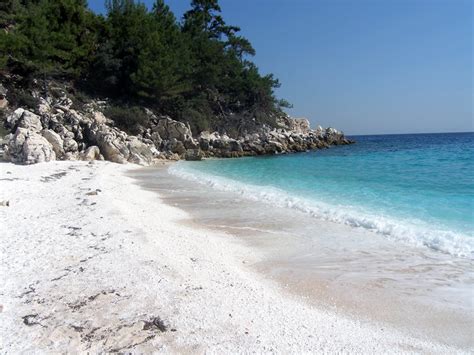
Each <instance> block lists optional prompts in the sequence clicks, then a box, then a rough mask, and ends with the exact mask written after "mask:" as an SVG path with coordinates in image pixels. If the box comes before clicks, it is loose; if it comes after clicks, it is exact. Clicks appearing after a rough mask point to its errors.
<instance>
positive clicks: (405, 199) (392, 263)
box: [132, 133, 474, 351]
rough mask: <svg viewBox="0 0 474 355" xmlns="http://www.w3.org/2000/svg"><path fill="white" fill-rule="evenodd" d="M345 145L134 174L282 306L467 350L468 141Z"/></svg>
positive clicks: (473, 255) (440, 137) (471, 289)
mask: <svg viewBox="0 0 474 355" xmlns="http://www.w3.org/2000/svg"><path fill="white" fill-rule="evenodd" d="M350 138H351V139H353V140H355V141H356V143H355V144H353V145H346V146H334V147H331V148H329V149H324V150H316V151H310V152H306V153H295V154H286V155H274V156H261V157H248V158H238V159H207V160H203V161H200V162H191V161H180V162H177V163H175V164H172V165H169V166H165V167H156V168H153V167H152V168H144V169H139V170H136V171H134V172H133V174H132V176H133V177H134V178H136V179H137V180H138V181H139V183H141V185H142V186H143V187H144V188H146V189H149V190H152V191H154V192H157V194H158V195H157V197H158V198H160V199H162V201H163V202H165V203H167V204H169V205H171V206H174V207H177V208H180V209H182V210H184V211H185V212H186V213H187V215H188V218H187V219H186V220H185V221H182V223H186V224H189V225H190V226H191V227H192V228H198V229H199V228H204V229H203V233H206V231H208V230H217V231H218V232H219V234H218V235H221V236H225V238H227V239H229V241H230V242H232V243H234V242H238V243H243V244H244V245H246V246H248V247H250V249H249V259H252V258H250V255H251V254H252V255H253V252H254V251H256V253H257V254H256V255H259V257H258V258H257V261H255V260H253V261H250V260H242V263H245V264H243V265H245V267H249V268H251V269H252V270H253V271H256V272H257V273H258V274H259V275H263V277H264V278H265V279H267V280H270V281H271V282H273V281H274V282H276V284H277V285H279V286H278V287H281V288H282V290H283V291H284V292H289V293H290V294H291V295H292V297H293V296H294V297H297V298H298V299H302V300H304V302H311V303H314V304H315V305H316V306H317V307H319V308H320V309H324V310H328V311H331V312H342V313H343V314H344V315H348V316H351V317H356V318H357V319H359V320H361V321H370V322H380V324H381V327H383V326H384V325H387V324H388V325H391V326H394V327H395V328H397V329H399V330H401V331H403V332H406V333H409V334H411V335H417V336H420V337H423V338H427V339H431V340H434V341H437V342H441V343H445V344H449V345H456V346H458V347H459V348H460V349H463V350H468V351H471V350H473V349H474V338H473V337H472V329H474V306H473V299H474V174H473V172H474V133H452V134H451V133H450V134H446V133H445V134H405V135H372V136H354V137H350ZM158 217H159V216H158ZM250 251H251V252H250Z"/></svg>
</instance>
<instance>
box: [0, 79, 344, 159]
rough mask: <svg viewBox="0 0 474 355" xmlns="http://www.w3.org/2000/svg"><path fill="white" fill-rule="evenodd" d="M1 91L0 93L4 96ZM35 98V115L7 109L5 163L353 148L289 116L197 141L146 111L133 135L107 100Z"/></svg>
mask: <svg viewBox="0 0 474 355" xmlns="http://www.w3.org/2000/svg"><path fill="white" fill-rule="evenodd" d="M0 89H1V90H0V91H1V92H0V94H1V93H2V92H5V93H6V90H5V89H4V88H3V89H2V88H0ZM35 97H36V98H37V100H38V105H37V108H36V109H35V110H34V111H35V112H32V111H31V110H27V109H25V108H23V107H18V108H16V109H15V110H9V111H8V114H7V115H6V118H5V121H4V126H5V127H6V128H7V129H9V130H10V132H12V133H11V134H9V135H7V136H6V139H5V143H4V158H6V159H7V160H10V161H12V162H15V163H24V164H33V163H38V162H44V161H50V160H54V159H64V160H65V159H73V160H75V159H80V160H96V159H105V160H110V161H113V162H116V163H127V162H131V163H136V164H141V165H150V164H153V163H154V162H156V161H157V160H158V159H170V160H178V159H187V160H201V159H202V158H204V157H228V158H232V157H241V156H250V155H263V154H283V153H289V152H301V151H307V150H311V149H320V148H327V147H329V146H330V145H339V144H349V143H351V142H350V141H348V140H347V139H346V138H345V137H344V134H343V133H342V132H340V131H338V130H336V129H334V128H328V129H323V128H322V127H320V126H318V127H317V128H316V129H315V130H312V129H311V128H310V124H309V121H308V120H307V119H304V118H300V119H294V118H291V117H289V116H282V117H280V118H279V119H278V121H277V126H276V127H270V126H268V125H260V126H258V128H257V126H255V127H254V128H252V129H251V132H247V133H244V134H241V135H240V136H238V137H235V136H234V137H230V136H229V135H227V134H226V133H225V132H224V131H221V132H220V133H219V132H208V131H204V132H201V133H200V134H199V135H197V136H193V134H192V131H191V128H190V126H189V124H186V123H183V122H179V121H176V120H173V119H171V118H170V117H167V116H156V115H155V114H154V113H153V112H152V111H150V110H148V109H145V112H146V114H147V115H148V118H149V125H148V126H147V127H141V128H140V132H141V133H140V134H137V135H129V134H127V133H126V132H125V131H122V130H120V129H119V128H117V127H115V126H114V122H113V121H112V120H111V119H109V118H107V117H106V116H105V115H104V113H103V112H104V111H103V110H104V107H105V106H106V105H107V103H106V102H104V101H90V102H89V103H87V104H83V105H82V107H80V108H77V107H74V108H73V102H72V100H71V99H70V98H69V97H68V96H67V95H66V93H65V92H62V93H61V94H60V95H58V94H57V93H56V95H45V97H43V96H40V95H39V94H36V96H35ZM4 99H5V100H6V98H5V97H4ZM4 112H5V111H4Z"/></svg>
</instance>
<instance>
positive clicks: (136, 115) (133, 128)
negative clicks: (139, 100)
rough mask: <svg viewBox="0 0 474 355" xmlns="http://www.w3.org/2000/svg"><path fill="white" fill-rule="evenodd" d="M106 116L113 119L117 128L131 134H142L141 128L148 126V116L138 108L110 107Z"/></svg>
mask: <svg viewBox="0 0 474 355" xmlns="http://www.w3.org/2000/svg"><path fill="white" fill-rule="evenodd" d="M104 114H105V116H107V117H108V118H110V119H112V120H113V121H114V122H115V124H116V126H117V127H119V128H120V129H122V130H124V131H126V132H127V133H130V134H138V133H140V131H141V127H143V126H146V125H147V124H148V116H147V114H146V113H145V111H143V110H142V109H141V108H139V107H136V106H132V107H122V106H109V107H108V108H107V109H106V110H105V112H104Z"/></svg>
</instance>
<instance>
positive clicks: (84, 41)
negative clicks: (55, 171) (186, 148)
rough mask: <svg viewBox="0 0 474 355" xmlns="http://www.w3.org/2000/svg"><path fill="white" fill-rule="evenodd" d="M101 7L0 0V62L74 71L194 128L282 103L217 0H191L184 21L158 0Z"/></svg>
mask: <svg viewBox="0 0 474 355" xmlns="http://www.w3.org/2000/svg"><path fill="white" fill-rule="evenodd" d="M106 8H107V14H106V16H105V17H104V16H100V15H95V14H94V13H92V12H91V11H90V10H89V9H88V8H87V4H86V0H3V2H2V3H1V4H0V68H5V67H6V68H8V70H10V71H13V72H17V73H20V74H22V75H23V76H28V75H31V74H32V75H36V76H37V75H44V76H58V77H68V78H73V79H76V83H78V84H81V88H82V89H83V90H87V91H89V92H90V93H91V94H92V93H99V94H102V95H104V96H108V97H111V98H113V99H115V100H117V101H120V100H121V101H122V102H128V103H130V104H131V105H132V106H133V105H139V104H140V105H141V104H145V105H147V106H149V107H152V108H154V109H155V110H157V111H159V112H161V113H163V114H168V115H170V116H172V117H174V118H177V119H180V120H183V121H188V122H190V124H191V126H192V128H193V130H195V131H200V130H203V129H216V128H218V127H220V126H221V125H222V124H224V123H228V122H231V120H228V119H227V118H228V117H229V116H231V115H232V114H236V113H237V114H240V117H245V119H246V120H250V121H257V123H264V122H265V123H272V120H273V118H272V117H275V115H274V113H276V112H279V110H281V109H282V108H283V107H287V106H288V103H287V102H286V101H278V100H276V99H275V96H274V89H275V88H276V87H278V86H279V83H278V81H277V80H276V79H274V77H273V76H272V75H261V74H260V73H259V71H258V68H257V67H256V66H255V64H254V63H252V62H251V61H250V60H249V58H250V57H251V56H253V55H255V50H254V48H253V47H252V45H251V44H250V42H249V41H248V40H247V39H246V38H244V37H242V36H240V35H239V31H240V29H239V28H238V27H235V26H230V25H227V24H226V23H225V21H224V19H223V17H222V15H221V9H220V7H219V3H218V0H192V1H191V7H190V9H189V11H187V12H186V13H185V14H184V16H183V20H182V22H181V23H180V22H178V21H177V20H176V18H175V16H174V14H173V13H172V12H171V10H170V8H169V7H168V6H167V5H166V4H165V2H164V0H156V1H155V3H154V5H153V7H152V9H151V10H149V9H147V7H146V6H145V5H144V4H143V3H141V2H140V1H135V0H107V1H106ZM110 114H111V116H112V115H113V116H114V117H115V121H116V122H117V124H118V125H121V126H122V127H124V128H127V129H129V130H130V129H135V128H136V124H137V123H138V122H141V120H142V119H141V117H142V116H141V115H140V114H139V113H138V111H137V109H136V108H133V107H132V108H127V109H124V108H117V107H115V108H111V112H110ZM133 117H135V118H133ZM230 128H232V127H229V129H230ZM234 128H236V127H234Z"/></svg>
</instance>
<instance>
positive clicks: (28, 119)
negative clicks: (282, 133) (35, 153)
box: [18, 110, 43, 133]
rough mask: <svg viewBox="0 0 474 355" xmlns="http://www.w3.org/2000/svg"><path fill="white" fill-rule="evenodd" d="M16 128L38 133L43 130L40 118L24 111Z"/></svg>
mask: <svg viewBox="0 0 474 355" xmlns="http://www.w3.org/2000/svg"><path fill="white" fill-rule="evenodd" d="M18 127H21V128H25V129H27V130H29V131H31V132H35V133H38V132H40V131H41V130H42V129H43V126H42V125H41V119H40V116H38V115H35V114H34V113H33V112H30V111H27V110H24V111H23V114H22V115H21V117H20V119H19V121H18Z"/></svg>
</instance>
